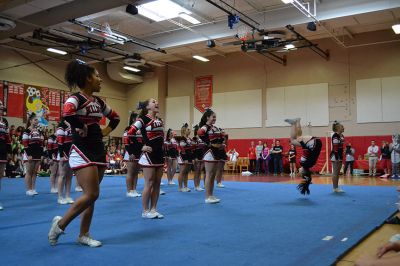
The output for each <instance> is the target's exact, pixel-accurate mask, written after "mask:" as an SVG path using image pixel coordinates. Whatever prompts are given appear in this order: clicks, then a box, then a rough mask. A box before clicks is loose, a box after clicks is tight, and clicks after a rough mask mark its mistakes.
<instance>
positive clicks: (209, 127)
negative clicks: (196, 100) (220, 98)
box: [197, 109, 227, 203]
mask: <svg viewBox="0 0 400 266" xmlns="http://www.w3.org/2000/svg"><path fill="white" fill-rule="evenodd" d="M216 120H217V116H216V114H215V113H214V112H213V111H212V110H211V109H207V110H206V111H205V112H204V113H203V116H202V117H201V120H200V123H199V127H200V129H199V131H198V132H197V134H198V136H199V137H200V138H201V139H202V140H203V141H204V142H205V143H206V144H207V146H208V150H207V151H206V152H205V153H204V156H203V161H204V167H205V169H206V182H205V187H206V200H205V202H206V203H218V202H220V201H221V200H220V199H218V198H216V197H214V181H215V175H216V173H217V171H218V169H221V168H222V167H223V164H224V163H225V161H226V157H227V156H226V153H225V137H224V134H223V132H222V131H221V130H220V128H218V127H216V126H215V121H216Z"/></svg>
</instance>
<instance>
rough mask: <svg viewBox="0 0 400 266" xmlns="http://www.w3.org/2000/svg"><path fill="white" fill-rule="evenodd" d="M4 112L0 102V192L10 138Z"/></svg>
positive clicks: (9, 153)
mask: <svg viewBox="0 0 400 266" xmlns="http://www.w3.org/2000/svg"><path fill="white" fill-rule="evenodd" d="M6 112H7V110H6V108H5V107H4V105H3V103H2V102H1V101H0V190H1V179H2V178H3V175H4V171H5V169H6V164H7V159H8V157H10V155H11V138H10V134H9V130H8V121H7V119H5V118H4V117H3V115H4V114H5V113H6ZM1 210H3V205H1V203H0V211H1Z"/></svg>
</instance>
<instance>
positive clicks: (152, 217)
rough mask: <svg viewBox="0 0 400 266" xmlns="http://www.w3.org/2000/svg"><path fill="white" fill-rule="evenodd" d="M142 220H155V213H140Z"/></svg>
mask: <svg viewBox="0 0 400 266" xmlns="http://www.w3.org/2000/svg"><path fill="white" fill-rule="evenodd" d="M142 218H145V219H155V218H157V214H156V213H155V212H151V211H150V212H149V211H145V212H142Z"/></svg>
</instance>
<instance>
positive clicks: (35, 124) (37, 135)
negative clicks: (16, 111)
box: [22, 113, 44, 196]
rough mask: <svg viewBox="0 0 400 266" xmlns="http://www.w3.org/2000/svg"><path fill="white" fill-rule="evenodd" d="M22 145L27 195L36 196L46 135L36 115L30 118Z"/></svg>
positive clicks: (33, 114)
mask: <svg viewBox="0 0 400 266" xmlns="http://www.w3.org/2000/svg"><path fill="white" fill-rule="evenodd" d="M22 143H23V144H24V148H25V150H24V154H23V160H24V162H25V169H26V174H25V184H26V189H27V191H26V195H28V196H35V195H37V194H39V193H37V191H36V189H35V186H36V175H37V172H38V170H39V166H40V161H41V160H42V156H43V143H44V134H43V132H42V131H41V129H40V128H39V120H38V119H37V117H36V115H35V113H32V114H31V115H30V116H29V118H28V123H27V125H26V129H25V131H24V133H23V134H22Z"/></svg>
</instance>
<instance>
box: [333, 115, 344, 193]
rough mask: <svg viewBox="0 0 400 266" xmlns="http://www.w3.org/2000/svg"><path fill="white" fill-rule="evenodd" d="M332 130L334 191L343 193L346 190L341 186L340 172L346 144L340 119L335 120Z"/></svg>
mask: <svg viewBox="0 0 400 266" xmlns="http://www.w3.org/2000/svg"><path fill="white" fill-rule="evenodd" d="M332 131H333V132H334V133H333V135H332V151H331V154H330V158H331V162H332V169H333V171H332V185H333V192H334V193H343V192H344V191H343V190H342V189H340V188H339V174H340V169H341V168H342V163H343V151H344V149H343V144H344V136H343V132H344V126H343V125H342V124H340V123H339V122H338V121H335V122H333V124H332Z"/></svg>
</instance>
